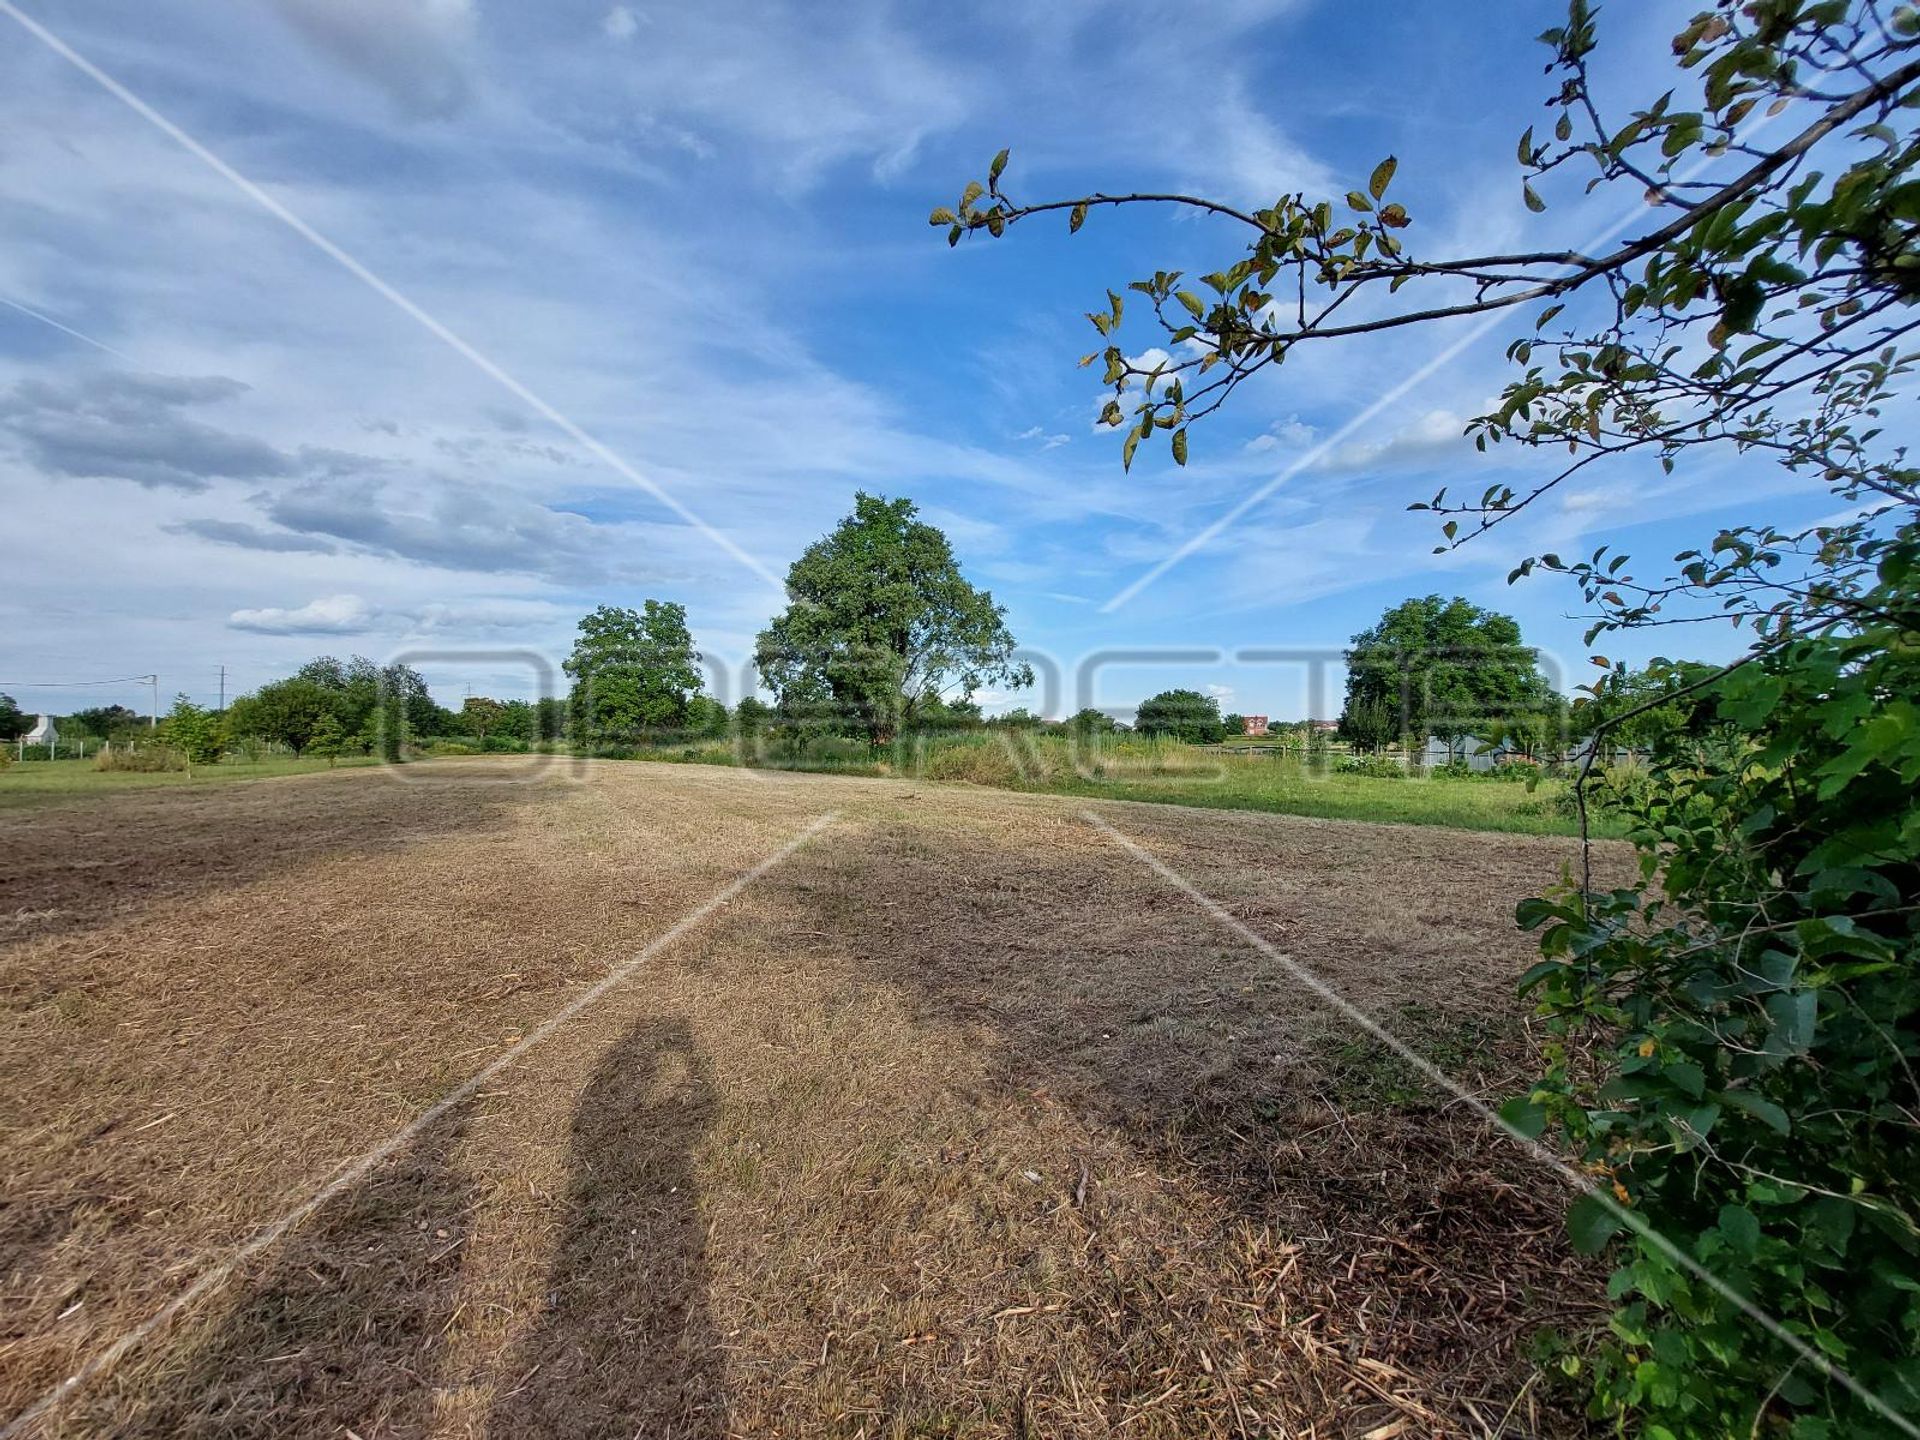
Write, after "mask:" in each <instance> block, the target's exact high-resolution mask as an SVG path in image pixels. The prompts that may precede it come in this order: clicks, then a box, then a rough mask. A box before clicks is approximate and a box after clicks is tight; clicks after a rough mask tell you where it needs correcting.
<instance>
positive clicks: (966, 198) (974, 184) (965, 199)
mask: <svg viewBox="0 0 1920 1440" xmlns="http://www.w3.org/2000/svg"><path fill="white" fill-rule="evenodd" d="M986 193H987V187H986V186H984V185H982V184H981V183H980V182H979V181H978V180H969V181H968V182H967V188H966V189H964V190H962V191H961V192H960V208H961V209H962V210H965V209H967V208H968V207H970V206H971V205H972V204H973V202H974V201H976V200H978V199H979V198H980V197H981V196H982V195H984V194H986Z"/></svg>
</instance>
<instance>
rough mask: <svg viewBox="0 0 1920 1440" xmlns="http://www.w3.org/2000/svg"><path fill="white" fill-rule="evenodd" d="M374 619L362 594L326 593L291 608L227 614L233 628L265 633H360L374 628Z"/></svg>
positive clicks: (372, 612) (268, 607)
mask: <svg viewBox="0 0 1920 1440" xmlns="http://www.w3.org/2000/svg"><path fill="white" fill-rule="evenodd" d="M373 621H374V611H373V609H372V607H370V606H369V605H368V604H367V602H366V601H364V600H362V599H361V598H360V597H359V596H358V595H326V596H322V597H321V598H319V599H317V600H309V601H308V602H307V603H306V604H305V605H301V606H299V607H298V608H296V609H291V610H286V609H281V608H279V607H278V606H271V605H270V606H266V607H264V608H262V609H259V610H236V611H234V612H233V614H231V615H229V616H228V617H227V624H228V625H229V626H231V627H232V628H233V629H235V630H253V631H257V632H259V633H260V634H262V635H358V634H360V633H362V632H363V631H366V630H370V629H372V628H373Z"/></svg>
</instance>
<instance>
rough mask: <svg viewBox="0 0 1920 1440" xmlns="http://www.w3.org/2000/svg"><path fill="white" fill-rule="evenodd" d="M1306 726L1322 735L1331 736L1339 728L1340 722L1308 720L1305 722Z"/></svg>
mask: <svg viewBox="0 0 1920 1440" xmlns="http://www.w3.org/2000/svg"><path fill="white" fill-rule="evenodd" d="M1307 726H1308V728H1309V729H1313V730H1318V731H1319V732H1320V733H1321V734H1322V735H1331V734H1333V732H1334V731H1336V730H1338V729H1339V728H1340V722H1339V721H1338V720H1309V721H1307Z"/></svg>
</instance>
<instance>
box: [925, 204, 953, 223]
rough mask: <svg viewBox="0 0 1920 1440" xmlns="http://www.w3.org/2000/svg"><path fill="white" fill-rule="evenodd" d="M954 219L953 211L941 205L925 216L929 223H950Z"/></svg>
mask: <svg viewBox="0 0 1920 1440" xmlns="http://www.w3.org/2000/svg"><path fill="white" fill-rule="evenodd" d="M954 219H955V216H954V213H953V211H951V210H949V209H948V208H947V207H946V206H944V205H942V206H940V207H939V208H938V209H936V210H935V211H934V212H933V213H932V214H931V215H929V216H928V217H927V224H929V225H951V224H953V222H954Z"/></svg>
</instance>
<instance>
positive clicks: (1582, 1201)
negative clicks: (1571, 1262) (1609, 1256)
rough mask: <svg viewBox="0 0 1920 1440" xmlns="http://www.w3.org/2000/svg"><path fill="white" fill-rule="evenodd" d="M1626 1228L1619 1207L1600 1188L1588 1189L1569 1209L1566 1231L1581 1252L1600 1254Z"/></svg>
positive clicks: (1576, 1248) (1575, 1247)
mask: <svg viewBox="0 0 1920 1440" xmlns="http://www.w3.org/2000/svg"><path fill="white" fill-rule="evenodd" d="M1625 1228H1626V1224H1625V1222H1624V1221H1622V1220H1621V1219H1620V1215H1619V1207H1618V1206H1617V1205H1616V1204H1615V1203H1614V1202H1613V1201H1612V1200H1611V1199H1609V1198H1605V1197H1603V1196H1602V1195H1601V1194H1600V1192H1599V1191H1597V1190H1589V1191H1587V1193H1586V1194H1584V1195H1582V1196H1581V1197H1580V1198H1579V1199H1578V1200H1576V1201H1574V1202H1573V1205H1572V1207H1571V1208H1570V1209H1569V1210H1568V1211H1567V1235H1568V1237H1569V1238H1570V1239H1571V1240H1572V1241H1573V1248H1574V1249H1575V1250H1576V1251H1577V1252H1578V1253H1580V1254H1582V1255H1598V1254H1599V1253H1600V1252H1601V1251H1602V1250H1604V1249H1605V1248H1606V1245H1607V1241H1609V1240H1611V1239H1612V1238H1613V1237H1614V1236H1615V1235H1617V1234H1619V1233H1620V1232H1621V1231H1622V1230H1623V1229H1625Z"/></svg>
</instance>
